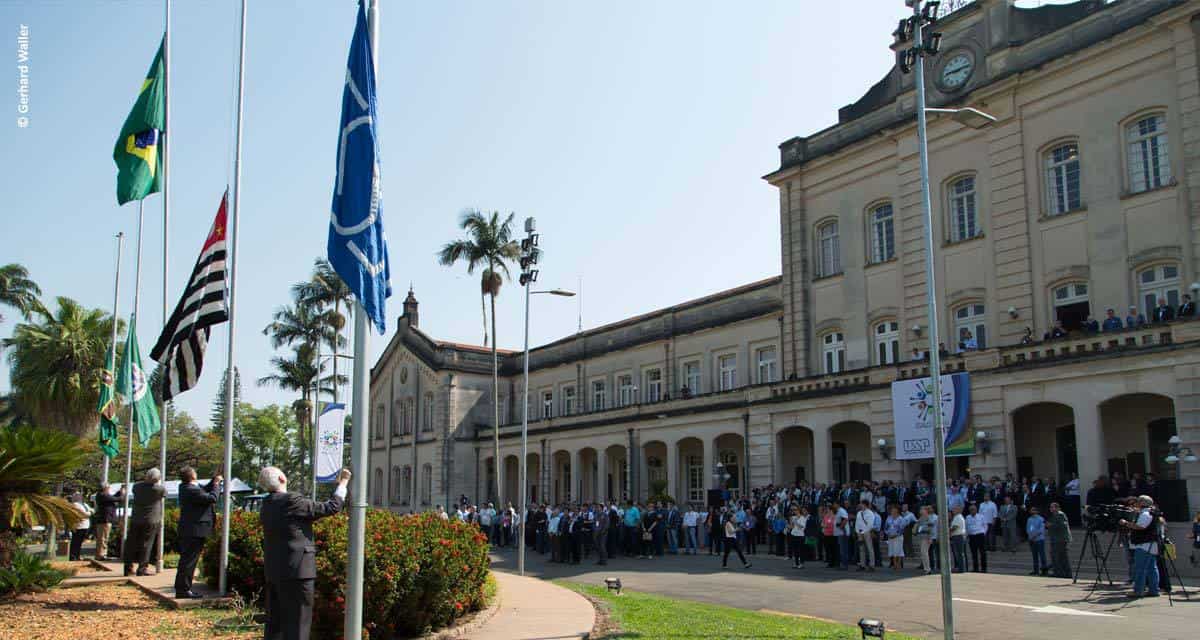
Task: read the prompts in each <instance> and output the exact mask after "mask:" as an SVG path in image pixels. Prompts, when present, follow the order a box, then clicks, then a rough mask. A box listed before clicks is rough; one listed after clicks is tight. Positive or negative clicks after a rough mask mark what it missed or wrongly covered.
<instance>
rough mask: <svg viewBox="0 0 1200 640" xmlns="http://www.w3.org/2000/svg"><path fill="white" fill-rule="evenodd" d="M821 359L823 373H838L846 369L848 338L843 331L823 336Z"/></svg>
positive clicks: (831, 332)
mask: <svg viewBox="0 0 1200 640" xmlns="http://www.w3.org/2000/svg"><path fill="white" fill-rule="evenodd" d="M821 359H822V369H821V371H822V372H823V373H838V372H839V371H842V370H844V369H845V368H846V338H845V336H843V335H842V332H841V331H830V332H829V333H826V334H824V335H822V336H821Z"/></svg>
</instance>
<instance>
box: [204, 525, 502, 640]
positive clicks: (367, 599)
mask: <svg viewBox="0 0 1200 640" xmlns="http://www.w3.org/2000/svg"><path fill="white" fill-rule="evenodd" d="M217 530H218V531H219V530H220V525H219V524H218V528H217ZM348 530H349V520H348V518H347V517H346V516H345V515H338V516H333V517H330V518H325V519H323V520H318V521H317V522H316V523H315V525H314V527H313V533H314V537H315V542H316V547H317V558H316V561H317V580H316V585H315V588H316V598H315V599H314V603H315V606H314V608H313V629H312V631H313V637H315V638H325V637H337V636H339V635H340V634H341V630H342V618H343V614H344V611H345V602H346V601H345V595H346V541H347V534H348ZM219 545H220V536H213V537H211V538H209V540H208V543H207V545H206V547H205V553H204V560H203V561H204V575H205V576H211V577H210V578H209V581H210V584H213V585H215V583H216V580H217V558H218V551H219ZM365 569H366V572H365V575H364V578H363V598H364V602H363V628H364V629H365V630H366V631H367V633H368V634H369V636H370V637H371V638H377V639H385V640H390V639H391V638H396V637H407V636H415V635H420V634H421V633H424V632H426V631H428V630H431V629H438V628H441V627H444V626H446V625H449V624H450V623H452V622H453V621H454V619H455V618H458V617H459V616H462V615H463V614H465V613H468V612H471V611H475V610H478V609H480V608H482V607H483V606H484V604H485V595H484V584H485V583H486V581H487V575H488V546H487V540H486V538H485V537H484V536H483V535H482V534H481V533H480V532H479V529H478V528H477V527H474V526H472V525H468V524H465V523H462V522H458V521H457V520H453V519H451V520H442V519H441V518H439V517H438V516H437V515H436V514H434V513H425V514H420V515H409V516H401V515H399V514H395V513H392V512H390V511H385V510H381V509H371V510H368V512H367V527H366V557H365ZM265 583H266V579H265V575H264V573H263V551H262V527H261V526H260V524H259V520H258V514H256V513H249V512H243V511H238V512H234V513H233V516H232V518H231V520H230V526H229V588H230V589H231V590H234V591H237V592H238V593H240V594H241V595H242V596H243V597H245V598H247V599H252V598H254V599H257V600H258V601H259V602H260V603H261V602H263V594H264V585H265Z"/></svg>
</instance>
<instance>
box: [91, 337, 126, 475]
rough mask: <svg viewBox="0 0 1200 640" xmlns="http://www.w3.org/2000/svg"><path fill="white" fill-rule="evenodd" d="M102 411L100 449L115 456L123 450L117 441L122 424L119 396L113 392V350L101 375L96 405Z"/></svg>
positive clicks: (109, 455) (109, 353) (108, 454)
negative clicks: (120, 423) (118, 403)
mask: <svg viewBox="0 0 1200 640" xmlns="http://www.w3.org/2000/svg"><path fill="white" fill-rule="evenodd" d="M96 410H97V411H98V412H100V450H101V451H103V452H104V455H106V456H108V457H110V458H115V457H117V454H118V453H120V452H121V447H120V444H118V442H117V434H118V433H120V431H121V430H120V425H118V424H117V398H116V394H114V393H113V352H112V350H111V349H110V350H109V352H108V362H107V363H106V364H105V365H104V373H102V374H101V377H100V404H99V406H98V407H96Z"/></svg>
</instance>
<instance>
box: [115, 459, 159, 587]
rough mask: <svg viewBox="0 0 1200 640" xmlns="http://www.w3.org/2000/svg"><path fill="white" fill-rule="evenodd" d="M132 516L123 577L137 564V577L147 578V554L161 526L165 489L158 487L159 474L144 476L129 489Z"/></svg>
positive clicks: (148, 472)
mask: <svg viewBox="0 0 1200 640" xmlns="http://www.w3.org/2000/svg"><path fill="white" fill-rule="evenodd" d="M132 495H133V513H132V514H130V516H129V536H128V537H127V538H125V550H124V554H123V555H124V556H125V557H124V558H122V560H124V561H125V575H129V574H130V573H131V572H132V571H133V563H135V562H136V563H137V564H138V569H137V574H138V575H139V576H145V575H150V573H149V571H148V569H149V567H150V553H151V550H152V549H153V548H154V546H155V540H157V537H156V536H157V535H158V529H159V527H160V526H161V525H162V517H163V510H162V499H163V497H164V496H166V495H167V489H166V487H164V486H163V484H162V473H161V472H160V471H159V470H158V469H157V468H155V469H151V470H149V471H147V472H146V475H145V478H144V479H143V480H142V481H141V482H138V483H136V484H134V485H133V494H132Z"/></svg>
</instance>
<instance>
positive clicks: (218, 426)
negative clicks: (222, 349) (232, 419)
mask: <svg viewBox="0 0 1200 640" xmlns="http://www.w3.org/2000/svg"><path fill="white" fill-rule="evenodd" d="M228 381H229V376H227V375H223V372H222V375H221V382H220V384H219V385H218V386H217V395H216V397H214V398H213V402H212V412H211V413H209V418H208V425H209V428H210V429H213V430H215V431H222V430H224V429H225V398H226V396H227V394H228V387H229V382H228ZM233 403H234V406H236V407H238V408H239V409H240V408H241V407H242V372H241V371H239V370H238V368H237V367H234V368H233ZM235 433H236V431H235Z"/></svg>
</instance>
